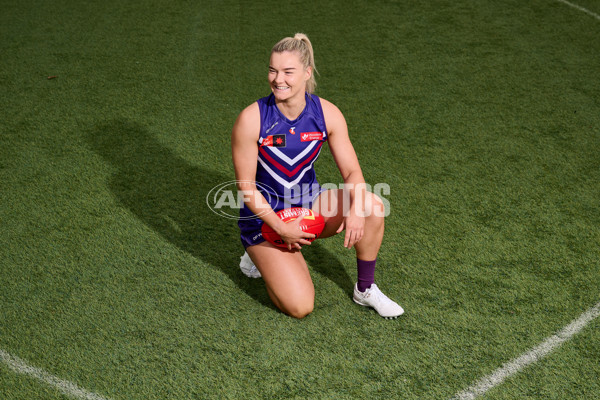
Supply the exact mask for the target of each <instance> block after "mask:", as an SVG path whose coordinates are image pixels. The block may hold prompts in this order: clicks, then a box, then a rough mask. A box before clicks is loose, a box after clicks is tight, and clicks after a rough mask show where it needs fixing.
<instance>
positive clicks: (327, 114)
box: [321, 98, 348, 134]
mask: <svg viewBox="0 0 600 400" xmlns="http://www.w3.org/2000/svg"><path fill="white" fill-rule="evenodd" d="M321 107H322V108H323V117H324V118H325V125H327V130H328V131H329V133H330V134H331V133H333V132H338V131H340V130H347V129H348V128H347V127H346V119H345V118H344V115H343V114H342V112H341V111H340V109H339V108H338V107H337V106H336V105H335V104H333V103H332V102H330V101H329V100H325V99H323V98H321Z"/></svg>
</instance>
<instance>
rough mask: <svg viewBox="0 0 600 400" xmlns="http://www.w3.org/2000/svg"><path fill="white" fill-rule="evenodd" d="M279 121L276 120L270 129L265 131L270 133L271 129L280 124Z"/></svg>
mask: <svg viewBox="0 0 600 400" xmlns="http://www.w3.org/2000/svg"><path fill="white" fill-rule="evenodd" d="M278 123H279V121H277V122H275V123H274V124H273V125H271V127H270V128H269V129H267V130H266V131H265V133H269V132H271V131H272V130H273V128H275V127H276V126H277V124H278Z"/></svg>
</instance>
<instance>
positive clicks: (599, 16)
mask: <svg viewBox="0 0 600 400" xmlns="http://www.w3.org/2000/svg"><path fill="white" fill-rule="evenodd" d="M557 1H560V2H561V3H565V4H566V5H568V6H571V7H573V8H575V9H577V10H579V11H583V12H584V13H586V14H589V15H591V16H592V17H594V18H596V19H597V20H598V21H600V15H598V14H596V13H594V12H591V11H590V10H588V9H587V8H583V7H581V6H578V5H577V4H573V3H570V2H568V1H567V0H557Z"/></svg>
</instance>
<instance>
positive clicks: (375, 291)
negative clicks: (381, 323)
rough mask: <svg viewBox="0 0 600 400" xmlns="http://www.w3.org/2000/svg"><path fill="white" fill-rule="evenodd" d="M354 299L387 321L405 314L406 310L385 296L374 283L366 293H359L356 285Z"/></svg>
mask: <svg viewBox="0 0 600 400" xmlns="http://www.w3.org/2000/svg"><path fill="white" fill-rule="evenodd" d="M353 298H354V302H355V303H356V304H360V305H361V306H365V307H372V308H374V309H375V311H377V312H378V313H379V315H381V316H382V317H384V318H387V319H392V318H397V317H398V316H399V315H402V314H403V313H404V309H402V307H400V306H399V305H398V304H396V302H395V301H393V300H391V299H390V298H389V297H387V296H386V295H385V294H383V293H381V290H379V288H378V287H377V285H376V284H374V283H373V284H372V285H371V287H370V288H368V289H367V290H365V291H364V292H361V291H359V290H358V287H357V286H356V285H354V297H353Z"/></svg>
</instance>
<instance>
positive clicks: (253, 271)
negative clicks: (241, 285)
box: [240, 253, 261, 278]
mask: <svg viewBox="0 0 600 400" xmlns="http://www.w3.org/2000/svg"><path fill="white" fill-rule="evenodd" d="M240 269H241V270H242V272H243V273H244V275H246V276H247V277H248V278H260V277H261V274H260V271H259V270H258V268H256V265H254V263H253V262H252V259H251V258H250V256H249V255H248V253H244V255H243V256H242V257H240Z"/></svg>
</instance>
